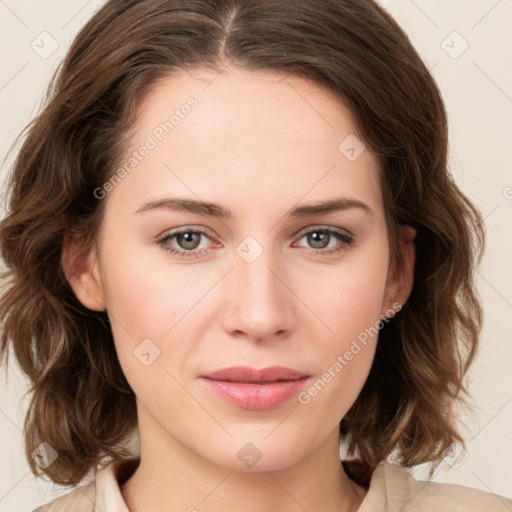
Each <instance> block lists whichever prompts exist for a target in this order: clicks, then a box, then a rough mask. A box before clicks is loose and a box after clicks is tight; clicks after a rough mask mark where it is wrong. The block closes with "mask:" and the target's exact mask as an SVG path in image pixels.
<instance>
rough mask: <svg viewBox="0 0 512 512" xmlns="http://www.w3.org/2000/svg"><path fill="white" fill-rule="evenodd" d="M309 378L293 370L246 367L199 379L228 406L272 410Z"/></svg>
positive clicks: (216, 372)
mask: <svg viewBox="0 0 512 512" xmlns="http://www.w3.org/2000/svg"><path fill="white" fill-rule="evenodd" d="M309 377H310V375H308V374H306V373H303V372H299V371H297V370H294V369H292V368H285V367H282V366H272V367H268V368H262V369H256V368H250V367H247V366H234V367H230V368H224V369H222V370H218V371H215V372H212V373H208V374H205V375H202V376H201V379H200V380H201V381H202V382H203V384H204V385H205V386H206V387H207V388H208V389H209V390H210V391H212V392H214V393H215V394H216V395H218V396H220V397H221V398H223V399H224V400H226V401H227V402H229V403H230V404H233V405H236V406H238V407H240V408H243V409H253V410H261V409H273V408H275V407H278V406H279V405H281V404H283V403H284V402H286V401H288V400H289V399H290V398H291V397H292V396H294V395H296V394H297V393H298V392H299V391H300V390H301V389H302V387H303V386H304V384H305V383H306V381H307V380H308V379H309Z"/></svg>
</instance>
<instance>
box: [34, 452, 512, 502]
mask: <svg viewBox="0 0 512 512" xmlns="http://www.w3.org/2000/svg"><path fill="white" fill-rule="evenodd" d="M134 462H135V461H134V459H131V460H130V461H127V460H126V459H125V460H116V461H114V462H111V463H110V464H109V465H108V466H106V467H104V468H103V469H100V471H98V473H97V475H96V479H95V481H94V482H92V483H90V484H88V485H86V486H82V487H77V488H75V489H74V490H73V491H71V492H69V493H67V494H65V495H64V496H60V497H58V498H56V499H54V500H53V501H51V502H49V503H47V504H46V505H43V506H41V507H39V508H37V509H36V510H34V511H32V512H129V509H128V507H127V505H126V503H125V502H124V500H123V497H122V494H121V490H120V485H121V484H122V483H123V482H124V481H125V480H126V479H128V478H129V477H130V475H131V473H132V472H133V471H134V470H135V467H136V466H135V465H133V464H134ZM427 511H428V512H444V511H446V512H469V511H471V512H494V511H495V512H506V511H509V512H510V511H512V500H511V499H507V498H504V497H503V496H498V495H495V494H491V493H488V492H485V491H481V490H478V489H473V488H471V487H466V486H463V485H455V484H446V483H439V482H429V481H422V480H416V479H415V478H414V477H413V476H412V475H411V474H410V473H409V472H408V471H407V470H406V469H405V468H403V467H402V466H399V465H397V464H393V463H390V462H386V461H384V462H381V463H380V464H379V465H378V466H377V468H376V469H375V471H374V473H373V475H372V479H371V481H370V486H369V489H368V492H367V494H366V496H365V498H364V500H363V502H362V504H361V506H360V507H359V509H358V512H427Z"/></svg>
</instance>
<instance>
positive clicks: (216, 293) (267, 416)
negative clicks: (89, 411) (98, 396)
mask: <svg viewBox="0 0 512 512" xmlns="http://www.w3.org/2000/svg"><path fill="white" fill-rule="evenodd" d="M130 144H131V145H130V148H129V150H128V151H127V153H126V156H125V159H124V160H123V162H121V164H120V165H119V168H122V167H124V172H123V171H122V170H121V171H119V172H118V174H117V179H115V178H114V179H113V180H110V182H109V183H108V184H106V185H105V187H104V189H102V190H107V191H108V194H107V196H106V198H104V199H99V200H103V201H106V211H105V216H104V219H103V223H102V226H101V230H100V233H99V237H98V244H97V248H95V249H94V250H93V251H92V252H91V253H90V258H89V259H87V261H85V262H84V263H83V265H82V266H81V267H80V268H79V270H78V272H75V274H74V276H73V277H71V279H70V280H71V282H72V285H73V287H74V289H75V292H76V293H77V295H78V296H79V298H80V299H81V300H82V302H83V303H84V304H86V305H87V306H88V307H90V308H91V309H103V308H106V309H107V312H108V315H109V317H110V319H111V325H112V330H113V335H114V340H115V346H116V350H117V353H118V357H119V361H120V364H121V366H122V368H123V371H124V373H125V375H126V378H127V380H128V382H129V384H130V386H131V387H132V389H133V391H134V393H135V395H136V397H137V407H138V416H139V430H140V435H141V448H142V449H146V451H147V452H148V453H149V451H151V450H154V451H155V452H156V451H160V453H162V451H165V450H166V449H171V447H172V450H176V449H178V447H179V449H180V450H185V451H186V452H187V453H189V454H193V455H194V456H199V457H201V458H202V459H203V460H204V459H206V460H208V461H210V462H213V463H215V464H218V465H221V466H225V467H229V468H237V469H239V470H244V469H250V468H251V467H253V466H255V467H256V468H257V469H258V470H260V469H279V468H283V467H286V466H289V465H290V464H292V463H294V462H295V461H297V460H299V459H301V458H303V457H305V456H307V455H310V454H313V453H315V452H316V453H320V451H321V450H322V449H325V450H327V447H329V450H332V447H333V446H334V445H336V446H337V443H338V425H339V422H340V420H341V418H342V417H343V416H344V414H345V413H346V412H347V410H348V409H349V408H350V406H351V405H352V404H353V402H354V401H355V400H356V397H357V396H358V393H359V392H360V390H361V388H362V386H363V384H364V382H365V380H366V378H367V375H368V373H369V370H370V366H371V363H372V359H373V356H374V352H375V347H376V342H377V336H376V334H375V332H376V329H375V327H377V328H378V326H379V319H380V318H381V315H386V316H392V314H393V313H395V312H397V311H398V309H400V305H399V304H402V303H403V301H404V300H406V297H407V295H408V292H409V290H410V284H411V283H410V280H409V281H408V284H407V281H406V284H405V286H404V285H403V284H402V285H401V284H400V283H401V282H402V281H400V280H399V279H398V278H397V277H396V276H395V274H394V273H393V272H391V270H392V269H389V250H388V238H387V230H386V224H385V216H384V209H383V201H382V196H381V191H380V187H379V179H378V174H379V167H378V161H377V159H376V157H375V156H374V155H373V154H372V153H371V152H370V151H369V150H368V148H364V145H363V144H362V142H361V141H360V140H359V139H358V138H357V135H356V134H355V128H354V125H353V123H352V121H351V117H350V114H349V112H348V110H347V109H346V108H345V107H343V105H342V104H340V103H339V102H338V101H337V100H336V98H335V97H334V96H332V95H331V93H329V92H326V91H324V90H323V89H321V88H319V87H318V86H316V85H315V84H313V83H311V82H309V81H305V80H302V79H300V78H297V77H290V76H288V77H285V76H284V75H278V74H275V73H270V72H252V71H251V72H249V71H241V70H235V69H230V70H229V71H224V72H223V73H221V74H220V75H218V76H216V75H214V74H211V73H208V72H206V71H204V72H194V73H193V76H191V75H188V74H180V75H179V76H176V75H175V76H173V77H171V78H169V79H166V80H163V81H162V82H161V83H160V84H159V85H158V86H157V87H156V88H154V89H153V90H152V91H151V92H150V93H149V94H148V95H147V96H146V98H145V100H144V102H143V103H142V105H141V107H140V115H139V118H138V121H137V124H136V130H135V135H134V137H133V139H132V140H131V143H130ZM144 148H146V149H144ZM97 195H98V197H102V196H103V195H104V193H103V192H102V191H97ZM180 201H183V204H181V203H180ZM323 203H326V204H327V205H329V206H327V207H326V208H324V209H322V208H319V205H321V204H323ZM214 204H215V205H216V206H214ZM313 207H315V208H313ZM96 262H97V264H96ZM388 270H389V272H388ZM409 274H410V275H412V271H411V272H409ZM408 286H409V288H408ZM240 366H243V367H247V368H249V371H248V372H247V373H246V374H245V373H239V372H237V371H233V372H231V373H228V374H226V375H217V376H214V375H212V373H213V372H217V371H219V370H223V369H227V368H230V367H240ZM268 367H285V368H287V369H289V371H290V372H292V373H286V372H285V371H282V372H280V371H279V370H274V371H269V373H264V374H258V372H257V370H260V369H264V368H268ZM251 368H252V369H253V370H252V371H250V369H251ZM206 375H210V377H214V378H206V377H205V376H206ZM215 377H216V378H215ZM258 378H259V379H260V381H261V382H267V383H266V384H262V383H259V384H257V383H255V382H253V383H252V384H251V383H249V381H251V380H255V379H256V380H257V379H258ZM279 379H283V380H282V381H281V382H280V383H278V382H277V380H279ZM227 381H230V382H227ZM233 381H238V382H233ZM149 439H151V440H150V441H149ZM144 445H145V447H144ZM162 455H163V454H162Z"/></svg>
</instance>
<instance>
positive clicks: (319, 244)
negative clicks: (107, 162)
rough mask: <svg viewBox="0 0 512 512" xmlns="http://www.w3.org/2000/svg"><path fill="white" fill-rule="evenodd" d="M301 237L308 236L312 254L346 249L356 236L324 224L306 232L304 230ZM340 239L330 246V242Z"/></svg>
mask: <svg viewBox="0 0 512 512" xmlns="http://www.w3.org/2000/svg"><path fill="white" fill-rule="evenodd" d="M299 236H300V238H301V239H302V238H306V241H307V243H308V244H309V245H310V246H311V247H312V250H310V251H309V252H310V254H314V255H317V254H332V253H335V252H339V251H344V250H347V249H348V248H349V246H350V245H352V244H353V242H354V238H353V237H352V236H350V235H348V234H346V233H344V232H342V231H338V230H335V229H332V228H327V227H323V226H317V227H314V228H313V229H311V228H310V229H309V230H308V231H306V232H302V233H301V234H300V235H299ZM336 240H337V241H338V244H337V245H334V246H332V245H331V247H330V248H329V249H327V248H328V247H329V244H330V242H332V241H334V242H336ZM326 249H327V250H326Z"/></svg>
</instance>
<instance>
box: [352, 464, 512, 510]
mask: <svg viewBox="0 0 512 512" xmlns="http://www.w3.org/2000/svg"><path fill="white" fill-rule="evenodd" d="M366 498H367V499H368V503H366V502H367V499H365V500H364V501H363V506H362V507H361V508H360V512H366V511H367V510H368V511H370V510H372V511H373V510H382V511H388V510H401V511H402V512H412V511H414V512H427V511H442V510H449V511H450V512H493V511H496V512H500V511H501V512H503V511H505V510H512V500H510V499H508V498H505V497H503V496H499V495H496V494H493V493H490V492H486V491H482V490H480V489H475V488H472V487H466V486H464V485H458V484H448V483H441V482H432V481H424V480H416V479H415V478H414V476H413V475H412V474H411V473H410V472H409V471H408V470H407V469H405V468H404V467H403V466H399V465H397V464H393V463H390V462H387V461H386V462H383V463H381V464H380V465H379V466H377V469H376V470H375V472H374V474H373V476H372V479H371V483H370V489H369V491H368V494H367V497H366ZM372 502H373V503H372ZM384 503H385V507H383V506H382V505H383V504H384ZM367 504H368V507H366V505H367ZM379 507H380V508H379Z"/></svg>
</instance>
